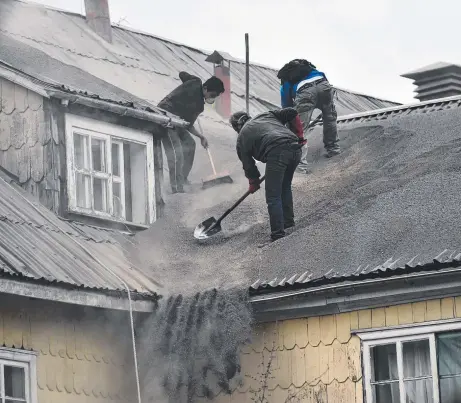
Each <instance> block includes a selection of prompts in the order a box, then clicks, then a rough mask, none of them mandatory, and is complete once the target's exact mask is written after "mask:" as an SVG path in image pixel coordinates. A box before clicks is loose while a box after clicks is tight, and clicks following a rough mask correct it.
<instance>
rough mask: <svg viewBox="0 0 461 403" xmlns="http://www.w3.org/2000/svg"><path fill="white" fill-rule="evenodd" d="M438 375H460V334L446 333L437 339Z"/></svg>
mask: <svg viewBox="0 0 461 403" xmlns="http://www.w3.org/2000/svg"><path fill="white" fill-rule="evenodd" d="M437 353H438V357H439V363H438V364H439V375H440V376H441V377H443V376H444V375H458V374H459V375H461V334H460V333H447V334H443V335H439V336H438V337H437Z"/></svg>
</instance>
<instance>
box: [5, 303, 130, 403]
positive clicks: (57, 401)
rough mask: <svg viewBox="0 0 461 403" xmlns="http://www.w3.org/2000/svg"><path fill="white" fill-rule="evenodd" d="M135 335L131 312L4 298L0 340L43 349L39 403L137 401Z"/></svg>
mask: <svg viewBox="0 0 461 403" xmlns="http://www.w3.org/2000/svg"><path fill="white" fill-rule="evenodd" d="M125 315H126V317H125ZM129 336H130V329H129V320H128V313H127V312H123V313H120V314H115V315H114V314H111V313H110V312H107V311H103V310H97V309H84V308H77V307H72V306H66V305H63V304H52V303H46V302H42V301H37V300H36V301H28V300H26V299H25V298H6V297H1V298H0V344H2V345H3V346H4V347H9V348H21V349H27V350H33V351H35V352H37V353H38V358H37V378H38V379H37V383H38V402H39V403H64V402H65V403H74V402H75V403H77V402H78V403H98V402H99V403H104V402H108V403H109V402H117V403H125V402H126V403H131V402H133V403H134V402H135V401H136V399H134V397H135V393H134V390H133V387H134V379H135V375H134V371H133V368H132V359H131V355H130V353H131V351H130V337H129Z"/></svg>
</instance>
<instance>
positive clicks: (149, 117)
mask: <svg viewBox="0 0 461 403" xmlns="http://www.w3.org/2000/svg"><path fill="white" fill-rule="evenodd" d="M48 94H49V95H50V96H51V97H53V98H56V99H63V100H69V101H71V102H75V103H77V104H80V105H84V106H88V107H90V108H97V109H102V110H105V111H107V112H112V113H115V114H117V115H122V116H129V117H132V118H136V119H140V120H146V121H149V122H154V123H157V124H160V125H162V126H167V127H189V122H186V121H185V120H182V119H180V118H177V117H172V116H165V115H159V114H156V113H152V112H147V111H144V110H141V109H134V108H129V107H126V106H123V105H117V104H112V103H110V102H107V101H103V100H100V99H94V98H87V97H84V96H81V95H77V94H68V93H66V92H60V91H49V92H48Z"/></svg>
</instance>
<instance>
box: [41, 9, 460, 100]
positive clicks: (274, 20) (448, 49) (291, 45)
mask: <svg viewBox="0 0 461 403" xmlns="http://www.w3.org/2000/svg"><path fill="white" fill-rule="evenodd" d="M38 2H40V3H44V4H48V5H51V6H54V7H59V8H62V9H66V10H71V11H76V12H79V13H83V11H84V6H83V3H84V0H38ZM109 4H110V8H111V18H112V21H113V22H115V23H116V22H118V21H120V19H122V18H124V21H123V25H127V26H129V27H131V28H136V29H139V30H142V31H146V32H149V33H152V34H155V35H158V36H161V37H164V38H168V39H172V40H176V41H178V42H183V43H186V44H188V45H191V46H194V47H199V48H202V49H205V50H214V49H219V50H224V51H226V52H229V53H231V54H232V55H233V56H235V57H241V58H243V57H244V54H245V49H244V34H245V32H248V33H249V34H250V54H251V56H250V57H251V60H252V61H255V62H259V63H263V64H266V65H270V66H274V67H280V66H281V65H283V64H284V63H285V62H287V61H289V60H290V59H293V58H305V59H309V60H310V61H312V62H313V63H314V64H315V65H316V66H317V67H318V68H319V69H320V70H323V71H324V72H325V73H326V74H327V76H328V78H329V80H330V81H331V82H332V84H334V85H336V86H338V87H343V88H347V89H350V90H354V91H358V92H363V93H366V94H369V95H375V96H379V97H382V98H386V99H390V100H394V101H400V102H413V101H414V99H413V92H412V91H413V86H412V84H411V81H410V80H408V79H404V78H400V77H399V75H400V74H402V73H406V72H408V71H410V70H414V69H416V68H419V67H422V66H424V65H427V64H431V63H434V62H437V61H446V62H453V63H461V54H460V52H459V49H460V48H459V30H458V29H457V28H456V27H457V26H458V23H459V15H460V14H461V2H459V1H458V0H439V1H434V0H425V1H421V0H249V1H248V0H232V1H219V0H195V1H190V0H168V1H166V0H165V1H158V0H157V1H156V0H129V1H127V0H109ZM159 4H161V5H159ZM423 4H425V5H423Z"/></svg>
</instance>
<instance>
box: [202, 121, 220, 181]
mask: <svg viewBox="0 0 461 403" xmlns="http://www.w3.org/2000/svg"><path fill="white" fill-rule="evenodd" d="M197 126H198V128H199V130H200V134H203V130H202V125H201V124H200V119H197ZM206 152H207V153H208V158H209V159H210V162H211V168H213V173H214V176H216V168H215V166H214V163H213V158H212V157H211V152H210V147H207V149H206Z"/></svg>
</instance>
